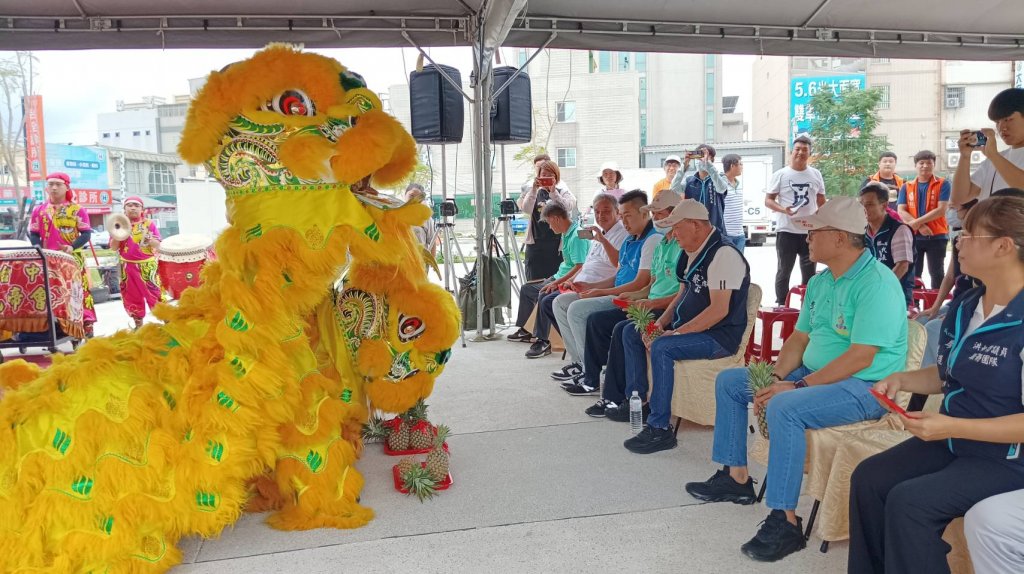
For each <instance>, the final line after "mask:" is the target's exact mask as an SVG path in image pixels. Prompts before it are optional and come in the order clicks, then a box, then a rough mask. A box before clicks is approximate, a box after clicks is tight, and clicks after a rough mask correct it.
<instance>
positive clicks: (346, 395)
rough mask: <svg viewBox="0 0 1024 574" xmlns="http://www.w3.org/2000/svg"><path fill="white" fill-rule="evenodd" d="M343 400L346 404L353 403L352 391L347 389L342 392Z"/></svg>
mask: <svg viewBox="0 0 1024 574" xmlns="http://www.w3.org/2000/svg"><path fill="white" fill-rule="evenodd" d="M341 400H343V401H345V402H346V403H351V402H352V389H345V390H344V391H341Z"/></svg>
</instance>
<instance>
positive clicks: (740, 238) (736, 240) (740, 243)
mask: <svg viewBox="0 0 1024 574" xmlns="http://www.w3.org/2000/svg"><path fill="white" fill-rule="evenodd" d="M725 238H726V239H728V240H729V241H731V242H732V244H733V245H735V246H736V249H739V250H740V253H743V248H744V247H746V245H747V236H746V235H726V236H725Z"/></svg>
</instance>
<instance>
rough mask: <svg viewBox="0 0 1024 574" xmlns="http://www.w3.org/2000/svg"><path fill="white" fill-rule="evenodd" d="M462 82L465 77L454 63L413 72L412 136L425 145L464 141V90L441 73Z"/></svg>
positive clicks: (410, 107)
mask: <svg viewBox="0 0 1024 574" xmlns="http://www.w3.org/2000/svg"><path fill="white" fill-rule="evenodd" d="M441 70H444V73H445V74H447V75H448V77H449V78H451V79H453V80H455V81H456V82H457V83H459V85H460V87H461V83H462V76H461V75H460V74H459V70H457V69H456V68H453V67H451V66H435V65H433V64H431V65H429V66H424V67H423V70H420V71H414V72H413V73H411V74H409V115H410V118H411V120H412V137H413V139H415V140H416V141H417V142H418V143H421V144H446V143H459V142H461V141H462V122H463V116H464V114H465V112H464V106H465V102H464V101H463V99H462V93H461V92H459V90H458V89H457V88H456V87H455V86H453V85H452V83H451V82H449V81H448V78H445V77H444V75H442V74H441Z"/></svg>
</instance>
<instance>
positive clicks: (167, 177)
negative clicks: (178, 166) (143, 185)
mask: <svg viewBox="0 0 1024 574" xmlns="http://www.w3.org/2000/svg"><path fill="white" fill-rule="evenodd" d="M149 194H150V195H174V172H173V171H171V168H170V167H168V166H166V165H164V164H162V163H154V164H153V165H152V166H151V167H150V168H149Z"/></svg>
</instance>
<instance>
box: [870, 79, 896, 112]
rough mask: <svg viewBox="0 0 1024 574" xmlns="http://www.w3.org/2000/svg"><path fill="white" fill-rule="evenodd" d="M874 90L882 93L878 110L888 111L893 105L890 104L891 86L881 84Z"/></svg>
mask: <svg viewBox="0 0 1024 574" xmlns="http://www.w3.org/2000/svg"><path fill="white" fill-rule="evenodd" d="M874 88H875V89H877V90H878V91H879V92H881V93H882V97H881V98H879V100H878V109H880V110H887V109H889V106H890V105H892V104H891V102H890V99H889V98H890V96H889V84H881V85H878V86H874Z"/></svg>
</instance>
